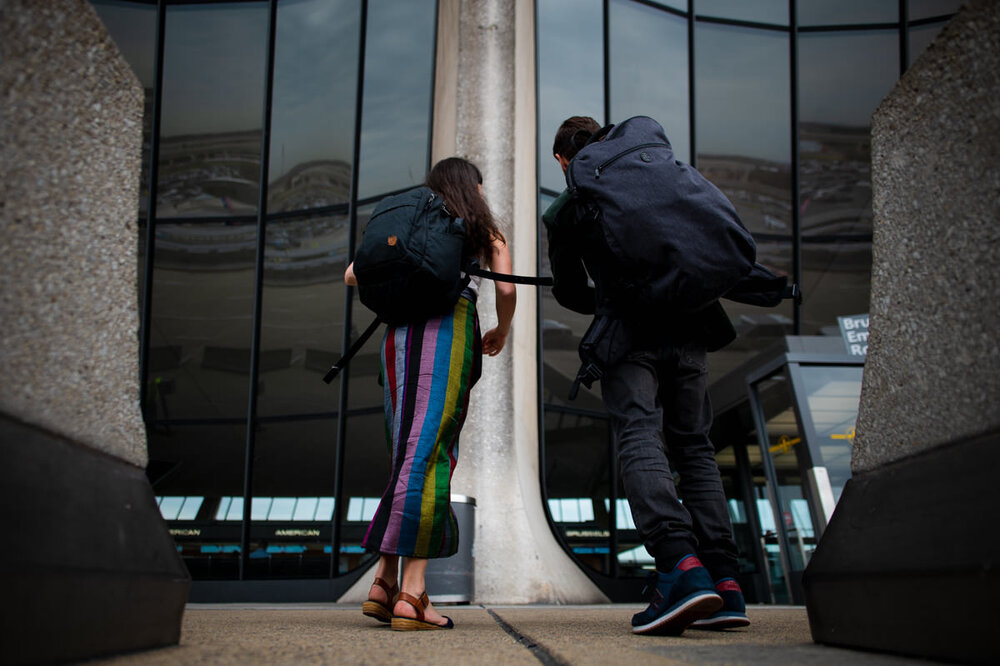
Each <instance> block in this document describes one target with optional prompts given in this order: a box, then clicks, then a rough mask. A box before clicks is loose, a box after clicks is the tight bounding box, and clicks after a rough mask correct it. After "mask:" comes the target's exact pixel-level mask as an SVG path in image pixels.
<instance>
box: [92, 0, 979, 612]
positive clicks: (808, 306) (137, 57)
mask: <svg viewBox="0 0 1000 666" xmlns="http://www.w3.org/2000/svg"><path fill="white" fill-rule="evenodd" d="M960 4H961V3H960V2H958V1H956V0H851V1H844V0H767V1H759V2H752V3H748V2H741V1H739V0H662V1H654V0H370V1H369V0H270V1H269V2H267V1H237V2H225V1H222V2H220V1H213V2H197V1H192V0H183V1H180V0H179V1H177V2H170V1H166V0H160V2H144V1H142V0H91V5H92V6H93V8H94V9H95V10H96V12H97V14H98V16H99V17H100V19H101V21H102V22H103V24H104V26H105V27H106V28H107V30H108V32H109V34H110V35H111V37H112V39H113V40H114V42H115V44H116V45H117V46H118V48H119V50H120V51H121V53H122V55H123V56H124V58H125V60H126V61H127V62H128V63H129V65H130V66H131V68H132V70H133V71H134V73H135V75H136V77H137V79H138V80H139V82H140V84H141V86H142V88H143V89H144V91H145V112H144V130H143V136H144V140H143V154H142V173H141V190H140V205H139V210H138V211H137V215H138V229H139V236H138V238H137V243H138V246H139V257H140V262H139V271H138V276H137V279H138V284H139V295H140V299H139V304H138V308H139V313H140V317H141V326H140V347H139V348H140V363H139V370H140V381H141V392H140V398H141V408H142V414H143V418H144V422H145V427H146V433H147V437H148V457H149V463H148V466H147V469H146V473H147V476H148V479H149V482H150V483H151V484H152V487H153V490H154V492H155V495H156V497H157V501H158V503H159V508H160V513H161V515H162V516H163V518H164V519H165V521H166V523H167V526H168V528H169V531H170V534H171V535H172V536H173V538H174V540H175V543H176V548H177V550H178V552H179V554H180V556H181V558H182V559H183V561H184V563H185V565H186V566H187V569H188V571H189V572H190V575H191V577H192V580H193V585H192V588H191V599H192V600H213V601H237V600H319V599H324V600H328V599H349V598H352V597H351V595H352V594H356V590H355V588H354V587H353V586H354V585H355V584H356V583H358V581H359V576H361V574H362V573H363V572H364V571H365V569H366V567H367V566H368V565H369V564H370V563H371V562H372V555H371V554H368V553H365V552H364V551H363V549H362V547H361V539H362V537H363V535H364V530H365V528H366V526H367V521H368V520H369V519H370V518H371V516H372V515H373V513H374V510H375V507H376V505H377V503H378V499H379V497H380V496H381V494H382V492H383V490H384V484H385V482H386V479H387V478H388V476H389V456H388V453H387V448H386V444H385V433H384V424H383V419H384V417H383V404H382V388H381V386H380V385H379V377H378V375H379V361H378V349H379V336H378V335H376V336H375V337H374V338H373V339H372V340H371V341H369V343H368V344H367V345H366V347H365V348H364V349H363V350H362V352H361V353H360V355H359V356H358V357H356V358H355V359H354V360H353V361H352V363H351V365H350V366H349V368H348V370H347V371H346V372H344V373H343V374H342V376H341V377H340V378H339V379H338V380H337V381H336V382H334V383H333V384H332V385H327V384H325V383H323V382H322V381H321V379H322V377H323V375H324V373H325V372H326V370H327V369H328V368H329V367H330V365H331V364H332V363H333V362H334V361H336V360H337V358H338V357H339V356H340V355H341V354H342V353H343V352H344V351H345V350H346V349H347V348H348V347H349V346H350V344H351V342H352V341H353V340H354V339H355V338H356V337H357V335H358V333H359V332H360V331H362V330H363V329H364V328H365V327H366V326H367V324H368V323H369V321H370V320H371V318H372V314H371V313H370V312H369V311H367V310H366V309H365V308H364V307H363V306H362V305H361V304H360V303H359V301H358V300H357V295H356V293H355V292H354V290H352V289H351V288H349V287H347V286H346V285H345V284H344V282H343V274H344V268H345V266H346V265H347V263H348V262H349V261H350V258H351V256H352V253H353V250H354V248H355V246H356V243H357V240H358V238H359V237H360V235H361V233H362V231H363V229H364V227H365V222H366V220H367V217H368V216H369V215H370V213H371V211H372V209H373V208H374V206H375V204H376V203H377V202H378V201H379V200H380V199H381V198H382V197H384V196H386V195H389V194H393V193H398V192H401V191H404V190H406V189H408V188H411V187H413V186H415V185H417V184H419V183H421V182H422V180H423V178H424V176H425V174H426V173H427V171H428V169H429V167H430V166H431V165H432V164H433V163H434V162H435V161H436V160H438V159H440V158H443V157H447V156H449V155H454V154H458V155H461V156H463V157H467V158H469V159H472V160H473V161H474V162H476V163H477V164H478V165H479V166H480V167H481V168H482V170H483V172H484V177H485V183H484V187H485V193H486V196H487V199H489V201H490V203H491V205H492V207H493V209H494V211H495V212H496V213H498V216H499V217H500V219H501V220H502V221H503V224H504V230H505V233H506V234H507V237H508V238H509V239H510V241H511V247H512V254H513V258H514V269H515V272H517V273H522V274H529V275H531V274H537V275H547V274H549V266H548V259H547V248H546V242H545V234H544V231H543V230H541V229H540V228H539V224H538V219H539V215H540V212H541V211H542V210H544V209H545V207H546V206H547V205H548V204H549V203H550V202H551V201H552V200H553V198H554V197H555V196H557V195H558V193H559V192H560V191H561V189H562V188H563V187H564V186H565V181H564V180H563V175H562V172H561V170H560V169H559V167H558V165H557V163H556V162H555V160H554V159H553V158H552V156H551V145H552V137H553V135H554V133H555V130H556V128H557V127H558V125H559V124H560V122H561V121H562V120H563V119H564V118H566V117H568V116H571V115H590V116H593V117H594V118H596V119H597V120H598V122H601V123H612V122H618V121H620V120H623V119H626V118H628V117H631V116H636V115H647V116H652V117H654V118H656V119H657V120H659V121H660V123H661V124H662V125H663V126H664V128H665V129H666V132H667V136H668V137H669V138H670V140H671V143H672V145H673V148H674V151H675V153H676V154H677V156H678V158H679V159H680V160H683V161H685V162H688V163H690V164H692V165H694V166H696V167H697V168H698V169H699V170H700V171H701V172H702V173H704V174H705V175H706V176H707V177H708V178H709V179H710V180H711V181H712V182H714V183H715V184H716V185H717V186H718V187H720V188H721V189H722V190H723V192H725V193H726V195H727V196H728V197H729V198H730V200H731V201H732V202H733V203H734V205H735V206H736V208H737V210H738V211H739V213H740V215H741V217H742V219H743V221H744V223H745V224H746V226H747V227H748V228H749V229H750V230H751V231H752V233H753V235H754V237H755V239H756V242H757V247H758V259H759V261H760V262H761V263H764V264H766V265H767V266H769V267H770V268H772V269H773V270H775V271H777V272H780V273H783V274H787V275H789V276H790V277H791V279H793V280H794V281H795V282H797V283H798V284H799V285H801V288H802V291H803V293H804V298H803V299H802V300H801V302H793V301H786V302H785V303H783V304H782V305H781V306H780V307H777V308H773V309H762V308H755V307H752V306H747V305H742V304H738V303H734V302H724V307H725V309H726V311H727V313H728V314H729V316H730V318H731V320H732V322H733V324H734V326H735V328H736V329H737V331H738V333H739V337H738V338H737V340H736V341H735V342H733V343H732V344H730V345H729V346H728V347H726V348H725V349H723V350H721V351H719V352H716V353H713V354H711V355H710V361H709V363H710V367H709V377H710V383H711V397H712V401H713V406H714V410H715V425H714V427H713V432H712V438H713V442H714V444H715V447H716V450H717V460H718V462H719V467H720V469H721V471H722V475H723V481H724V485H725V489H726V493H727V496H728V499H729V505H730V515H731V518H732V520H733V526H734V530H735V536H736V540H737V543H738V545H739V548H740V568H741V580H740V582H741V584H742V587H743V589H744V591H745V592H746V595H747V599H748V602H751V603H802V602H803V596H802V589H801V575H802V572H803V570H804V568H805V566H806V564H807V563H808V562H809V558H810V555H811V554H812V552H813V550H814V549H815V547H816V543H817V541H818V539H819V537H820V535H821V534H822V532H823V529H824V528H825V526H826V524H827V521H828V520H829V518H830V516H831V515H832V512H833V509H834V507H835V506H836V503H837V500H838V498H839V496H840V492H841V490H842V489H843V486H844V484H845V482H846V480H847V478H848V477H849V475H850V455H851V444H852V439H853V436H854V424H855V419H856V417H857V409H858V398H859V395H860V390H861V377H862V370H863V367H864V360H865V355H864V354H865V340H866V331H867V313H868V310H869V290H870V281H871V265H872V188H871V182H870V165H871V159H870V149H871V141H870V119H871V116H872V113H873V112H874V111H875V109H876V107H877V106H878V104H879V103H880V101H881V100H882V98H883V97H884V96H885V95H886V94H887V93H888V92H889V91H890V89H891V88H892V87H893V85H894V84H895V82H896V81H897V80H898V79H899V77H900V76H901V75H902V74H903V73H904V72H905V71H906V70H907V68H908V67H909V66H910V64H911V63H913V62H914V60H915V59H916V58H918V57H919V56H920V54H921V53H922V52H923V51H924V50H925V49H926V48H928V45H929V44H930V43H931V41H932V40H933V38H934V37H935V35H936V34H937V33H938V31H939V30H940V29H941V28H942V27H943V26H944V25H945V24H946V23H947V21H948V20H949V19H950V18H951V17H952V16H953V15H954V13H955V12H956V11H957V10H958V8H959V5H960ZM518 290H519V293H518V310H517V313H516V315H515V328H514V331H513V334H512V338H511V343H510V345H509V347H508V349H506V350H505V351H504V352H503V354H502V355H501V356H499V357H497V358H496V359H486V361H485V363H484V378H483V381H482V382H481V384H480V385H478V386H477V388H476V389H475V390H474V391H473V398H472V400H473V405H472V412H471V414H470V417H469V421H468V423H467V426H466V429H465V430H464V431H463V436H462V440H461V444H460V453H459V463H458V466H457V468H456V471H455V477H454V482H453V492H454V494H455V504H456V508H460V509H461V511H463V512H464V513H463V516H465V518H466V519H467V525H463V529H464V530H465V531H464V532H463V536H462V538H463V539H465V545H466V546H467V547H468V548H469V549H470V550H469V552H468V556H469V557H468V558H467V560H464V561H466V562H470V564H469V567H470V571H469V574H470V576H469V579H470V580H471V581H474V583H473V584H470V585H469V586H468V587H467V588H462V589H459V590H457V592H456V593H457V594H459V595H460V596H461V595H462V594H465V596H464V598H462V599H460V600H466V601H472V600H481V601H490V602H516V603H525V602H540V601H546V602H562V601H584V600H602V599H604V600H606V599H610V600H614V601H632V600H638V598H639V593H640V589H641V587H642V583H643V579H644V577H645V575H646V573H647V570H648V569H649V568H651V567H652V560H651V558H650V557H649V555H648V554H647V553H646V551H645V549H644V548H643V546H642V545H641V543H640V542H639V540H638V537H637V535H636V532H635V527H634V524H633V523H632V519H631V515H630V512H629V509H628V504H627V501H626V499H625V497H624V494H623V491H622V489H621V486H620V484H619V481H618V475H617V464H616V462H615V461H616V452H615V442H614V441H613V438H612V437H611V433H610V427H609V423H608V417H607V414H606V412H605V411H604V409H603V407H602V404H601V400H600V394H599V392H598V391H599V388H598V386H597V385H595V387H594V389H593V390H587V389H583V390H581V393H580V395H579V396H578V397H577V398H576V399H575V400H573V401H570V400H568V397H567V396H568V393H569V388H570V385H571V383H572V381H573V379H574V377H575V376H576V372H577V369H578V366H579V359H578V356H577V345H578V343H579V340H580V337H581V335H582V334H583V332H584V331H585V330H586V328H587V326H588V324H589V318H588V317H585V316H582V315H578V314H576V313H573V312H571V311H569V310H566V309H564V308H562V307H561V306H559V305H558V304H557V303H556V302H555V300H554V299H553V298H552V296H551V293H549V291H548V290H544V289H540V290H537V291H536V290H533V289H532V288H528V287H518ZM483 291H484V297H483V299H482V301H481V310H482V312H483V313H484V314H483V315H482V316H483V318H484V324H486V323H488V318H489V316H490V315H489V313H490V311H491V308H492V299H491V295H490V293H489V292H491V290H490V288H489V287H488V286H485V288H484V289H483ZM467 528H468V529H467ZM473 533H474V534H473ZM358 584H359V585H360V586H362V587H363V588H364V589H365V591H367V581H366V580H365V579H364V578H362V579H361V582H360V583H358ZM459 587H461V586H459ZM432 591H433V590H432Z"/></svg>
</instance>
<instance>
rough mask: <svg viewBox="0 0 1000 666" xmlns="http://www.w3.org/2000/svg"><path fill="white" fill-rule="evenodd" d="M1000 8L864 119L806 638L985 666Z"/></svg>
mask: <svg viewBox="0 0 1000 666" xmlns="http://www.w3.org/2000/svg"><path fill="white" fill-rule="evenodd" d="M997 35H1000V4H998V3H996V2H995V1H994V0H972V1H971V2H968V3H966V5H965V6H964V8H963V9H962V10H961V11H960V12H959V14H958V15H957V16H956V17H955V18H954V19H953V20H952V21H951V22H950V23H949V24H948V25H947V26H946V27H945V28H944V29H943V30H942V31H941V33H940V34H939V36H938V38H937V39H936V40H935V42H934V43H933V44H931V46H930V47H929V48H928V49H927V51H926V52H925V53H924V54H923V55H922V56H921V57H920V58H919V59H918V60H917V62H915V63H914V65H913V67H912V68H911V69H910V70H909V71H908V72H907V73H906V75H905V76H903V77H902V78H901V79H900V81H899V82H898V84H897V85H896V87H895V88H894V89H893V91H892V92H891V93H890V94H889V96H888V97H887V98H886V99H885V100H884V101H883V102H882V104H881V106H880V107H879V109H878V110H877V111H876V113H875V116H874V118H873V121H872V174H873V178H872V185H873V192H874V202H873V203H874V213H875V231H874V247H873V266H872V296H871V310H870V315H871V329H870V332H871V337H870V339H869V347H868V358H867V361H866V365H865V374H864V382H863V386H862V391H861V407H860V411H859V414H858V422H857V437H856V439H855V441H854V450H853V453H852V458H851V467H852V474H853V478H852V479H851V480H850V481H849V482H848V484H847V486H846V487H845V489H844V493H843V495H842V497H841V500H840V503H839V505H838V507H837V509H836V511H835V512H834V515H833V519H832V521H831V522H830V525H829V527H828V528H827V530H826V532H825V534H824V536H823V539H822V540H821V541H820V544H819V547H818V549H817V550H816V553H815V554H814V555H813V558H812V561H811V562H810V564H809V567H808V568H807V570H806V573H805V578H804V586H805V590H806V597H807V606H808V610H809V619H810V625H811V627H812V633H813V637H814V638H815V639H816V640H817V641H819V642H824V643H831V644H837V645H842V646H849V647H859V648H868V649H877V650H886V651H892V652H899V653H905V654H911V655H916V656H920V657H927V658H934V659H945V660H948V661H952V660H957V661H966V662H980V663H997V662H998V661H1000V647H998V645H997V642H996V641H995V640H994V638H993V634H992V632H993V625H994V618H996V616H997V607H996V600H997V599H998V598H1000V533H998V531H997V529H996V518H995V516H996V512H997V509H998V508H1000V484H998V483H997V479H996V470H997V469H1000V410H998V408H997V406H998V405H1000V347H998V339H1000V338H998V331H1000V298H998V296H997V288H996V280H997V275H1000V232H998V228H1000V227H998V221H1000V105H998V104H997V99H1000V40H998V38H997Z"/></svg>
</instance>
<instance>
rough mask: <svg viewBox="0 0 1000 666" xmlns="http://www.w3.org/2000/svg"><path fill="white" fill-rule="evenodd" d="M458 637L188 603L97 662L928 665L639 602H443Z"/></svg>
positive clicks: (322, 608)
mask: <svg viewBox="0 0 1000 666" xmlns="http://www.w3.org/2000/svg"><path fill="white" fill-rule="evenodd" d="M439 609H440V610H441V611H442V612H443V613H444V614H445V615H448V616H450V617H451V618H452V619H453V620H454V621H455V625H456V626H455V629H453V630H451V631H432V632H413V633H404V632H396V631H392V630H391V629H389V627H388V625H384V624H380V623H378V622H376V621H374V620H372V619H370V618H367V617H365V616H363V615H362V614H361V607H360V606H359V605H347V604H260V605H256V604H226V605H203V604H191V605H189V606H188V607H187V610H186V612H185V614H184V623H183V628H182V635H181V642H180V645H178V646H174V647H168V648H163V649H159V650H152V651H147V652H141V653H134V654H129V655H121V656H117V657H112V658H109V659H102V660H97V661H94V662H88V663H96V664H109V665H110V664H114V665H115V666H155V665H160V664H171V665H173V664H406V665H413V664H435V665H442V666H447V665H449V664H492V665H501V664H503V665H506V664H512V665H516V664H524V665H525V666H531V665H536V666H537V664H539V663H541V664H546V665H556V664H613V665H615V666H624V665H625V664H644V665H645V664H809V665H818V666H819V665H826V664H830V665H834V664H837V665H840V664H848V663H849V664H852V665H853V664H860V665H862V666H867V665H872V666H875V665H886V666H888V665H901V664H918V663H920V664H925V665H926V664H927V663H928V662H927V661H924V660H916V659H907V658H904V657H897V656H893V655H884V654H873V653H866V652H857V651H852V650H844V649H839V648H832V647H827V646H823V645H817V644H815V643H813V641H812V638H811V636H810V633H809V624H808V620H807V618H806V611H805V608H803V607H800V606H798V607H787V606H786V607H775V606H755V607H751V608H750V609H748V615H749V617H750V619H751V621H752V624H751V626H750V627H748V628H746V629H738V630H731V631H725V632H709V631H696V630H690V629H689V630H688V631H686V632H684V634H683V635H681V636H678V637H667V636H634V635H633V634H631V633H630V631H629V618H630V617H631V615H632V614H633V613H635V612H636V611H638V610H640V609H641V606H640V605H638V604H609V605H601V606H480V605H472V606H443V605H442V606H439Z"/></svg>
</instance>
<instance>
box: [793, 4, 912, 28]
mask: <svg viewBox="0 0 1000 666" xmlns="http://www.w3.org/2000/svg"><path fill="white" fill-rule="evenodd" d="M795 1H796V3H797V11H798V21H799V25H800V26H815V25H848V24H855V25H856V24H860V23H898V22H899V0H836V2H831V1H830V0H795Z"/></svg>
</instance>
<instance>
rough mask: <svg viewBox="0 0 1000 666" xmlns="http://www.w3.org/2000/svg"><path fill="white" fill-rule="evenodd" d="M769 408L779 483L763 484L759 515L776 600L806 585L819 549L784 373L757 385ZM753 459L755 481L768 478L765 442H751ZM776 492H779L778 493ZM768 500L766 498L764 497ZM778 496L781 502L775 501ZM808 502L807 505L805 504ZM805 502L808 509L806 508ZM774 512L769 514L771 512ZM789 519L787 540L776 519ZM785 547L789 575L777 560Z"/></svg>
mask: <svg viewBox="0 0 1000 666" xmlns="http://www.w3.org/2000/svg"><path fill="white" fill-rule="evenodd" d="M757 389H758V395H759V396H760V401H761V406H762V408H763V412H764V419H765V429H766V433H767V442H766V443H765V445H766V446H767V451H766V452H765V453H764V455H767V456H769V457H770V458H771V461H772V463H773V465H774V471H775V475H776V477H777V483H778V487H777V488H773V487H766V490H767V491H768V493H767V494H764V492H763V491H764V490H765V487H760V486H758V519H759V520H760V525H761V531H762V541H763V543H764V544H765V548H764V550H765V552H766V553H767V556H768V559H769V560H770V576H771V586H772V591H773V594H774V597H775V602H776V603H789V602H790V601H793V600H794V599H795V597H796V593H795V592H794V591H792V590H795V589H798V588H799V587H800V585H801V576H802V572H803V570H804V569H805V566H806V565H807V564H808V563H809V558H810V557H811V556H812V553H813V551H814V550H815V549H816V529H815V526H814V525H813V522H812V517H811V513H810V512H809V511H808V508H809V505H808V501H807V499H806V497H807V495H806V489H805V485H806V483H807V480H806V477H805V472H806V470H808V469H809V468H810V467H811V464H810V462H809V452H808V448H807V446H806V443H805V440H804V439H803V434H802V431H801V430H800V429H799V424H798V420H797V419H796V417H795V410H794V408H793V403H792V393H791V390H790V387H789V385H788V381H787V380H786V378H785V376H784V375H776V376H774V377H771V378H770V379H766V380H764V381H762V382H760V383H759V384H758V385H757ZM749 453H750V460H751V464H752V466H753V467H754V472H753V473H754V477H755V484H756V483H757V478H759V477H761V476H763V479H761V481H765V480H766V476H764V470H763V464H762V463H759V464H760V466H759V467H758V462H756V461H760V460H761V459H760V456H761V451H760V446H759V444H758V446H756V447H750V451H749ZM774 493H776V494H777V497H773V494H774ZM760 500H764V501H760ZM773 500H777V507H772V503H771V502H772V501H773ZM803 503H804V504H803ZM803 507H804V508H805V510H804V511H803ZM769 514H770V515H769ZM777 520H780V521H782V523H783V524H784V527H785V530H786V533H787V536H788V541H787V543H783V542H782V540H781V536H780V535H781V533H780V531H779V530H778V528H777V525H776V523H775V521H777ZM782 548H784V549H785V556H786V557H787V564H788V566H790V567H791V570H790V571H788V572H787V575H788V577H787V578H785V577H784V573H785V572H784V571H783V570H782V569H783V567H782V566H781V565H780V560H779V559H778V558H779V557H780V554H781V550H782Z"/></svg>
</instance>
